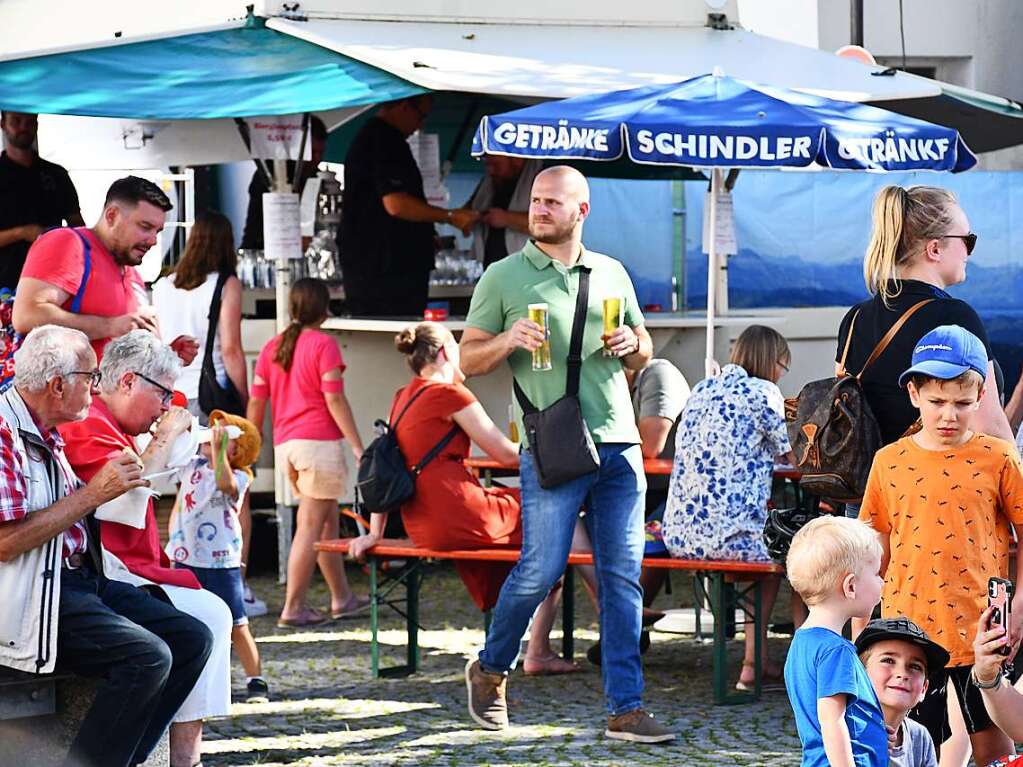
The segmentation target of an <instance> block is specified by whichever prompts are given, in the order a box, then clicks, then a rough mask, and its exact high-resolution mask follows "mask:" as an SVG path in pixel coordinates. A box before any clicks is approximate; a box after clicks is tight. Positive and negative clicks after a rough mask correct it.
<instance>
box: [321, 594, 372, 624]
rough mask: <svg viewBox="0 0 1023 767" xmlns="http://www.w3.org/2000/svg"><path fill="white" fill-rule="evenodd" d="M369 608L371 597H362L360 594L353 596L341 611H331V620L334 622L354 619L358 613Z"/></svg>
mask: <svg viewBox="0 0 1023 767" xmlns="http://www.w3.org/2000/svg"><path fill="white" fill-rule="evenodd" d="M367 607H369V597H368V596H367V597H360V596H359V595H358V594H352V595H351V596H350V597H348V601H347V602H345V604H344V606H343V607H342V608H341V609H340V610H334V609H331V611H330V619H331V620H334V621H339V620H343V619H345V618H352V617H354V616H355V615H357V614H358V613H360V612H362V611H363V610H365V609H366V608H367Z"/></svg>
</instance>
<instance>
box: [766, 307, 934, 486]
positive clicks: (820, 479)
mask: <svg viewBox="0 0 1023 767" xmlns="http://www.w3.org/2000/svg"><path fill="white" fill-rule="evenodd" d="M933 300H934V299H933V298H928V299H926V300H924V301H920V302H919V303H917V304H915V305H913V306H912V307H910V308H909V309H908V310H907V311H906V312H905V313H904V314H903V315H902V316H901V317H899V320H898V322H896V323H895V324H894V325H892V327H891V328H890V329H889V331H888V332H887V333H885V335H884V338H882V339H881V340H880V341H878V343H877V346H875V347H874V350H873V351H872V352H871V353H870V357H868V358H867V361H866V363H864V365H863V368H862V369H861V370H860V372H859V373H857V374H856V375H854V376H852V375H849V374H848V373H846V372H845V358H846V355H848V354H849V343H850V341H851V340H852V334H853V328H854V327H855V326H856V317H857V316H858V314H859V311H858V310H857V313H856V314H854V315H853V318H852V322H850V323H849V334H848V336H847V337H846V340H845V348H844V350H843V351H842V360H841V362H839V366H840V367H841V369H842V375H840V376H837V377H835V378H824V379H821V380H820V381H811V382H810V383H808V384H807V385H806V386H804V387H803V389H802V391H800V392H799V396H798V397H796V398H794V399H790V400H786V402H785V418H786V420H787V421H788V432H789V442H790V443H791V445H792V453H793V455H794V456H795V458H796V468H797V469H799V471H800V474H801V475H802V476H801V478H800V480H799V485H800V487H802V488H803V490H805V491H806V492H808V493H810V494H811V495H817V496H820V497H822V498H829V499H831V500H834V501H842V502H844V503H859V502H860V500H861V499H862V498H863V493H864V492H865V490H866V488H867V477H868V476H869V475H870V465H871V464H872V463H873V462H874V453H876V452H877V451H878V450H880V449H881V429H880V427H879V426H878V424H877V418H875V417H874V413H873V412H872V411H871V410H870V405H869V404H868V403H867V397H866V395H865V394H864V392H863V384H862V378H863V372H864V371H865V370H866V369H867V368H868V367H870V366H871V364H873V363H874V361H875V360H877V358H878V357H880V356H881V354H882V352H884V350H885V349H887V348H888V344H889V343H891V341H892V339H893V338H895V334H896V333H898V332H899V330H900V329H901V328H902V326H903V325H905V324H906V320H908V319H909V318H910V317H911V316H913V314H914V313H916V311H917V310H918V309H920V308H921V307H922V306H924V305H925V304H929V303H930V302H931V301H933Z"/></svg>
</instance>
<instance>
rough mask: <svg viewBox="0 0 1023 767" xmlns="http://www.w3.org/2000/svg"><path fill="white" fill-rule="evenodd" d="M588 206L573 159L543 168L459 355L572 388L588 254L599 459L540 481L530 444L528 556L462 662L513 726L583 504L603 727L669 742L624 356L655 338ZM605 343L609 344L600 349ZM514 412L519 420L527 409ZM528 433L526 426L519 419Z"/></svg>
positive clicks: (587, 379)
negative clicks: (545, 354)
mask: <svg viewBox="0 0 1023 767" xmlns="http://www.w3.org/2000/svg"><path fill="white" fill-rule="evenodd" d="M589 211H590V203H589V188H588V186H587V183H586V179H585V178H583V176H582V174H581V173H579V172H578V171H577V170H574V169H573V168H569V167H566V166H559V167H555V168H549V169H547V170H545V171H543V172H541V173H540V174H539V175H537V177H536V180H535V181H534V182H533V190H532V194H531V199H530V205H529V233H530V237H531V238H532V239H531V241H530V242H529V243H527V245H526V247H525V248H523V249H522V250H521V251H519V252H518V253H513V254H511V255H510V256H508V257H507V258H504V259H502V260H500V261H497V262H496V263H494V264H492V265H491V266H490V267H489V268H488V269H487V271H486V272H485V273H484V275H483V278H482V279H481V280H480V282H479V284H478V285H477V286H476V290H475V292H474V293H473V297H472V303H471V305H470V307H469V316H468V318H467V319H466V326H467V327H466V329H465V332H464V333H463V335H462V341H461V363H462V370H463V371H464V372H465V374H466V375H468V376H473V375H483V374H486V373H489V372H490V371H492V370H494V369H495V368H497V366H498V365H500V364H501V363H502V362H504V361H505V360H507V362H508V364H509V365H511V368H512V373H513V375H514V376H515V380H516V381H518V383H519V386H520V387H521V388H522V390H523V391H524V392H525V394H526V396H527V397H528V398H529V400H530V401H531V402H532V403H533V404H534V405H535V406H536V407H537V408H540V409H543V408H545V407H548V406H549V405H552V404H553V403H554V402H555V401H556V400H558V399H559V398H561V397H562V396H564V394H565V378H566V368H567V364H566V362H567V357H568V346H569V338H570V335H571V331H572V320H573V317H574V315H575V304H576V296H577V295H578V289H579V274H580V271H581V270H582V268H584V267H585V268H588V269H589V270H590V288H589V302H588V311H587V315H586V325H585V331H584V333H583V341H582V371H581V375H580V383H579V401H580V404H581V406H582V414H583V418H584V420H585V421H586V424H587V427H588V428H589V430H590V433H591V435H592V436H593V441H594V442H595V443H596V445H597V452H598V453H599V456H600V468H599V469H598V470H597V471H595V472H593V473H591V474H587V475H585V476H582V477H579V478H578V479H574V480H571V481H569V482H566V483H564V484H562V485H558V486H557V487H554V488H548V489H544V488H541V487H540V485H539V482H538V480H537V473H536V468H535V465H534V463H533V460H532V457H531V456H530V453H529V451H528V450H525V451H523V452H522V455H521V459H520V473H521V483H522V536H523V540H522V556H521V557H520V559H519V562H518V563H517V564H516V565H515V568H514V569H513V570H512V572H511V573H510V574H509V576H508V579H507V580H506V581H505V583H504V586H503V587H502V589H501V595H500V597H499V599H498V601H497V606H496V607H495V609H494V617H493V621H492V622H491V624H490V631H489V632H488V633H487V641H486V645H485V647H484V648H483V651H482V652H481V653H480V655H479V658H478V659H472V660H470V661H469V663H468V664H466V669H465V675H466V685H467V688H468V694H469V713H470V715H471V716H472V718H473V719H475V720H476V722H478V723H479V724H480V725H482V726H483V727H486V728H488V729H501V728H503V727H507V726H508V709H507V704H506V699H505V687H506V684H507V675H508V672H509V671H510V670H511V668H512V667H513V666H514V664H515V659H516V656H517V655H518V652H519V642H520V640H521V639H522V635H523V634H524V633H525V631H526V627H527V625H528V624H529V619H530V618H531V617H532V615H533V612H534V611H535V610H536V607H537V606H538V605H539V604H540V602H542V601H543V599H544V598H545V597H546V596H547V594H548V592H549V591H550V590H551V588H552V587H553V586H554V584H555V583H556V582H557V580H558V579H559V578H560V577H561V574H562V573H563V572H564V571H565V564H566V562H567V560H568V553H569V550H570V549H571V545H572V531H573V530H574V529H575V523H576V519H577V518H578V515H579V509H580V508H581V507H582V506H583V504H584V503H585V505H586V510H587V513H586V526H587V530H588V532H589V535H590V540H591V541H592V543H593V548H594V554H595V558H596V562H597V582H598V586H599V596H600V632H601V636H602V637H604V642H603V664H602V671H603V676H604V692H605V695H606V696H607V713H608V724H607V729H606V730H605V732H604V734H605V735H606V736H607V737H610V738H616V739H619V740H629V741H638V742H642V743H659V742H663V741H668V740H672V739H673V738H674V737H675V736H674V734H673V733H671V732H670V731H668V730H667V729H665V728H664V727H663V726H661V725H660V724H659V723H658V722H657V721H656V720H655V719H654V718H653V717H652V716H651V715H649V714H647V713H646V712H645V711H644V710H643V708H642V699H641V698H642V693H643V669H642V666H641V664H640V658H639V634H640V617H641V612H642V592H641V590H640V587H639V572H640V564H641V562H642V558H643V496H644V492H645V490H646V478H645V476H644V474H643V456H642V454H641V452H640V448H639V441H640V440H639V431H638V430H637V428H636V421H635V419H634V418H633V415H632V401H631V399H630V396H629V387H628V384H627V382H626V380H625V370H624V368H623V365H624V366H627V367H629V368H633V369H639V368H642V367H643V366H644V365H646V363H647V361H648V360H649V359H650V357H651V355H652V351H653V349H652V344H651V342H650V336H649V334H648V333H647V332H646V329H645V328H644V327H643V315H642V313H641V312H640V310H639V306H638V302H637V301H636V293H635V290H634V289H633V287H632V281H631V280H630V279H629V275H628V273H626V271H625V268H624V267H623V266H622V265H621V263H619V262H618V261H615V260H614V259H613V258H609V257H608V256H604V255H601V254H600V253H593V252H591V251H588V250H586V249H585V248H584V247H583V245H582V228H583V222H584V221H585V219H586V217H587V215H589ZM615 297H617V298H620V299H621V301H622V303H623V304H624V320H625V321H624V323H623V326H622V327H620V328H619V329H618V330H616V331H615V332H614V333H612V334H610V335H609V336H607V338H606V339H605V338H604V337H603V336H602V333H603V323H602V305H603V299H605V298H615ZM533 303H546V304H547V306H548V324H549V329H550V343H551V360H552V362H553V369H552V370H545V371H535V370H533V369H532V364H531V353H532V352H533V350H535V349H537V348H538V347H539V346H540V344H541V343H542V342H543V340H544V335H543V332H542V328H540V327H539V326H538V325H536V324H535V323H533V322H530V321H529V319H527V308H526V307H527V305H528V304H533ZM605 342H606V345H607V348H608V349H609V350H610V351H611V356H605V355H604V353H603V350H604V348H605ZM516 407H517V406H516ZM516 417H517V418H518V419H521V413H518V414H517V416H516ZM520 433H524V432H522V431H521V429H520Z"/></svg>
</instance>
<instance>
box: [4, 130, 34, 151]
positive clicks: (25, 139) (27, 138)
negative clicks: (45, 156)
mask: <svg viewBox="0 0 1023 767" xmlns="http://www.w3.org/2000/svg"><path fill="white" fill-rule="evenodd" d="M35 140H36V137H35V134H33V133H31V132H29V131H19V132H18V133H13V134H12V133H5V134H4V141H6V142H7V143H8V144H9V145H10V146H12V147H14V148H15V149H23V150H28V149H31V148H32V144H34V143H35Z"/></svg>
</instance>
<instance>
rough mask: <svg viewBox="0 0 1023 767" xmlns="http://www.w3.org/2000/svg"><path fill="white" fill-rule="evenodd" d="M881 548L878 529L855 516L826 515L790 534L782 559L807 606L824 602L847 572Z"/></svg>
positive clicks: (879, 551) (861, 563)
mask: <svg viewBox="0 0 1023 767" xmlns="http://www.w3.org/2000/svg"><path fill="white" fill-rule="evenodd" d="M882 554H883V551H882V549H881V541H880V540H879V539H878V536H877V532H876V531H875V530H874V529H873V528H872V527H870V525H868V524H866V523H864V522H860V521H859V520H857V519H847V518H845V517H836V516H832V515H826V516H823V517H818V518H817V519H815V520H813V521H811V522H810V523H808V524H807V525H805V526H804V527H803V528H802V529H801V530H800V531H799V532H797V533H796V534H795V535H794V536H793V537H792V545H791V546H790V547H789V554H788V557H786V560H785V567H786V570H787V572H788V578H789V583H791V584H792V588H793V589H795V591H796V592H797V593H798V594H799V596H801V597H802V598H803V601H804V602H806V604H807V606H810V605H815V604H818V603H819V602H823V601H824V600H825V599H826V598H827V597H828V596H829V595H830V594H831V593H832V592H834V590H835V589H836V588H837V587H838V585H839V584H840V583H841V582H842V579H843V578H845V576H846V575H848V574H849V573H854V572H856V571H858V570H859V569H860V568H861V567H863V564H864V562H866V561H867V560H868V558H869V557H877V558H878V559H880V557H881V556H882Z"/></svg>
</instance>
